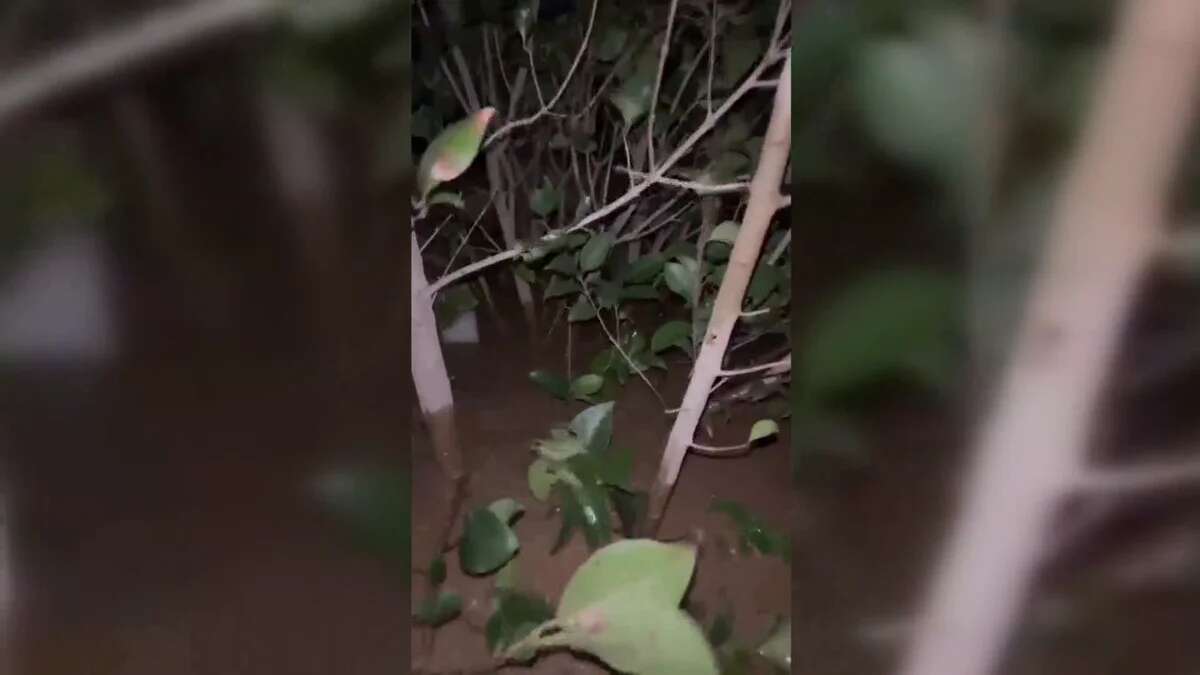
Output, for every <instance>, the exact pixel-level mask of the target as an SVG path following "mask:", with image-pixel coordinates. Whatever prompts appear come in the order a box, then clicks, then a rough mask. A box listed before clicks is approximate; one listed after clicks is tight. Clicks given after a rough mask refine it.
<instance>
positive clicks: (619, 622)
mask: <svg viewBox="0 0 1200 675" xmlns="http://www.w3.org/2000/svg"><path fill="white" fill-rule="evenodd" d="M645 591H646V586H644V585H643V586H641V587H631V588H627V589H624V590H622V591H621V592H619V593H616V594H614V595H612V596H610V597H608V598H606V599H604V600H602V601H600V602H598V603H596V604H595V605H594V606H592V607H589V608H588V609H586V610H584V611H583V612H580V613H579V615H577V616H575V617H573V618H572V619H571V620H569V621H564V622H563V625H564V627H565V630H564V632H563V634H562V635H561V637H559V638H558V640H559V641H561V642H562V643H564V644H566V645H567V646H569V647H571V648H572V649H576V650H579V651H584V652H588V653H590V654H592V655H594V656H596V657H597V658H599V659H600V660H602V661H604V662H605V663H607V664H608V665H610V666H612V667H613V668H614V669H616V670H619V671H622V672H627V673H648V674H649V673H653V674H654V675H718V672H719V671H718V668H717V659H716V655H715V654H714V653H713V651H712V648H711V647H710V646H709V644H708V642H707V641H706V640H705V639H704V631H703V630H702V629H701V628H700V626H699V625H697V624H696V621H695V620H694V619H692V618H691V617H690V616H688V615H687V614H686V613H684V612H683V611H681V610H679V609H678V608H675V607H665V606H661V605H658V604H656V603H655V601H654V600H653V599H652V597H651V596H649V595H648V594H647V593H646V592H645Z"/></svg>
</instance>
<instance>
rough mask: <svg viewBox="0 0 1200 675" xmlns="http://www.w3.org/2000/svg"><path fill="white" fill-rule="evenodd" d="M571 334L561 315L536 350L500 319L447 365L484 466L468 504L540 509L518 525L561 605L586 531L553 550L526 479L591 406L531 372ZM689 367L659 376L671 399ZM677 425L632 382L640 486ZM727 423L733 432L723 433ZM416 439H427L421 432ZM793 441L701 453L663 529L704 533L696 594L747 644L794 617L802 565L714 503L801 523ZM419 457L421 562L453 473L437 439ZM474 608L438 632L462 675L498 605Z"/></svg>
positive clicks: (478, 652)
mask: <svg viewBox="0 0 1200 675" xmlns="http://www.w3.org/2000/svg"><path fill="white" fill-rule="evenodd" d="M579 332H581V331H577V333H576V335H575V336H574V338H573V345H574V349H575V352H574V354H575V356H574V363H575V364H576V365H575V368H579V367H580V366H579V364H581V363H582V364H586V363H587V362H588V361H589V360H590V359H591V357H592V356H593V355H594V354H595V353H596V352H598V351H599V350H600V349H601V348H602V347H603V346H604V344H603V343H602V342H601V340H602V339H603V337H602V336H599V335H589V334H584V335H579V334H578V333H579ZM564 335H565V334H564V329H563V327H562V325H561V324H560V325H559V326H558V328H557V329H556V330H555V331H554V333H552V334H551V335H550V338H549V339H548V340H547V339H545V333H543V334H542V335H541V336H540V337H539V338H538V340H539V346H538V347H535V348H532V349H531V348H529V347H528V346H527V344H526V343H525V340H526V338H524V337H523V336H522V337H511V336H512V333H509V334H508V335H505V334H497V332H496V331H495V329H493V328H492V327H491V326H484V329H483V336H482V340H483V344H481V345H477V346H476V345H452V346H449V347H447V349H446V360H447V367H448V369H449V371H450V374H451V377H452V380H453V385H454V392H455V396H456V397H457V398H456V405H457V415H458V428H459V429H460V430H461V438H460V440H461V442H462V444H463V448H464V452H465V453H466V460H467V462H468V465H469V466H470V468H471V472H472V476H471V481H470V488H469V490H470V496H469V498H468V503H467V507H468V508H470V507H473V506H478V505H483V504H487V503H489V502H491V501H492V500H494V499H498V498H501V497H512V498H515V499H517V500H518V501H520V502H522V503H523V504H525V505H526V506H528V507H530V508H529V510H528V512H527V513H526V514H525V516H523V517H522V519H521V520H519V521H517V524H516V532H517V535H518V536H519V537H520V540H521V551H520V553H519V554H518V561H519V562H518V569H519V570H520V572H519V574H520V579H521V581H522V583H523V584H524V585H525V586H526V587H527V588H529V589H530V590H533V591H536V592H538V593H539V594H541V595H543V596H544V597H546V598H548V599H549V600H550V601H551V602H552V603H553V602H554V601H556V600H557V598H558V596H559V594H560V593H561V591H562V589H563V587H564V586H565V585H566V583H567V581H568V580H569V579H570V576H571V574H572V573H573V572H574V570H575V569H576V568H577V567H578V566H579V565H580V564H581V563H582V562H583V561H584V560H585V559H586V558H587V556H588V554H589V552H588V549H587V546H586V545H585V543H584V542H583V541H582V537H580V536H576V537H575V539H573V540H572V542H571V543H570V544H569V545H568V546H566V547H565V548H564V549H563V550H561V551H560V552H558V553H557V554H555V555H551V554H550V550H551V547H552V546H553V543H554V540H555V537H556V536H557V534H558V528H559V523H560V520H559V518H558V517H557V516H551V515H550V514H549V510H548V507H547V506H545V505H543V504H541V503H539V502H537V501H536V500H535V499H534V498H533V496H532V495H531V494H530V493H529V487H528V483H527V479H526V471H527V469H528V466H529V462H530V461H532V459H533V457H534V455H533V454H532V450H531V444H532V442H533V441H534V440H535V439H537V438H541V437H546V436H547V435H548V432H549V430H550V428H551V427H552V426H555V425H559V424H565V423H566V422H569V421H570V419H571V417H573V416H574V415H575V413H576V412H578V411H579V410H581V409H583V408H584V407H585V404H582V403H576V404H567V403H563V402H561V401H557V400H555V399H553V398H552V397H550V396H549V395H547V394H546V393H544V392H543V391H541V390H540V389H538V388H537V387H536V386H535V385H534V384H533V383H531V382H530V381H529V379H528V373H529V372H530V371H531V370H534V369H538V368H550V369H555V370H558V371H560V372H561V371H563V370H564V369H565V365H564V362H565V357H564V354H565V346H566V345H565V337H564ZM531 354H532V355H531ZM686 372H687V369H686V365H683V366H682V367H676V368H673V370H672V371H671V376H670V377H668V378H666V379H665V380H664V379H663V378H662V377H661V376H660V375H658V374H655V375H653V376H652V382H654V384H655V386H656V387H658V388H659V391H660V393H661V394H662V395H663V397H664V398H665V399H666V400H668V401H671V400H678V399H679V398H680V397H681V395H682V391H683V387H684V385H685V384H686V382H685V380H684V379H683V376H685V375H686ZM576 374H578V372H577V373H576ZM752 413H753V411H750V410H746V411H742V414H741V415H739V416H737V417H735V418H734V419H733V420H731V421H730V423H729V424H728V426H727V427H726V428H724V429H715V430H714V433H715V434H716V435H717V437H718V438H717V440H715V441H713V445H719V444H723V443H724V444H729V443H736V442H738V441H740V440H741V439H740V438H738V436H739V435H742V438H744V434H745V433H747V432H748V430H749V426H750V424H752V423H753V420H754V418H753V417H752V416H750V415H751V414H752ZM670 422H671V418H670V417H668V416H667V415H665V414H664V413H663V406H662V404H661V403H659V401H658V400H657V399H656V398H655V397H654V395H653V394H652V393H651V392H650V390H649V389H648V388H647V387H646V385H645V384H644V383H642V382H641V381H638V380H631V381H630V382H629V383H628V384H626V385H625V387H624V389H623V390H622V393H621V396H620V398H618V399H617V405H616V409H615V413H614V421H613V429H614V431H613V444H614V446H619V447H626V448H631V449H633V450H634V451H635V467H634V472H635V479H634V481H635V484H636V485H637V486H639V487H640V488H643V489H644V488H646V487H648V486H649V485H650V484H651V481H652V477H653V474H654V471H655V470H656V469H657V466H658V460H659V454H660V452H661V449H662V447H663V443H664V441H665V439H666V436H667V433H668V431H669V430H670ZM723 432H724V433H727V434H729V435H728V436H723V435H722V433H723ZM422 438H423V437H422ZM414 442H415V443H418V444H419V443H420V442H421V438H417V439H414ZM788 442H789V438H788V436H787V435H786V434H784V435H783V437H782V438H780V439H779V440H778V441H777V442H775V443H774V444H772V445H769V446H766V447H762V448H759V449H756V450H755V451H754V452H753V453H752V454H750V455H748V456H745V457H740V458H728V459H714V458H706V457H700V456H691V457H689V458H688V460H687V462H686V464H685V466H684V469H683V473H682V475H681V477H680V479H679V483H678V486H677V488H676V491H675V493H674V495H673V497H672V499H671V502H670V505H669V507H668V510H667V514H666V516H665V518H664V522H663V526H662V531H661V532H660V536H661V537H662V538H664V539H674V538H679V537H684V536H693V537H697V538H698V539H699V540H700V541H701V542H702V544H701V552H700V560H699V562H698V565H697V568H698V569H697V575H696V579H695V585H694V587H693V588H692V590H691V592H690V595H689V602H690V603H692V604H695V605H697V606H699V607H700V608H702V611H703V612H704V613H705V614H707V615H708V616H705V617H704V619H705V620H706V622H711V620H712V618H713V616H715V614H716V612H717V611H719V610H721V609H722V608H726V607H729V608H732V611H733V616H734V639H735V640H737V641H740V642H744V643H747V644H752V643H754V642H755V641H756V640H758V639H761V638H762V637H763V636H764V635H765V634H766V633H767V632H768V631H769V629H770V628H771V626H772V622H773V621H774V620H775V617H776V616H778V615H790V605H791V570H790V566H789V565H788V564H787V563H785V562H784V561H782V560H781V559H779V558H777V557H753V556H743V555H741V554H739V553H738V552H737V551H736V550H735V547H734V546H733V543H734V542H733V540H732V538H731V537H730V536H729V535H730V533H731V530H730V529H729V526H728V524H727V522H726V520H725V519H724V517H723V516H720V515H716V514H711V513H710V512H709V507H710V505H711V503H712V501H713V499H716V498H720V499H732V500H736V501H739V502H741V503H742V504H744V505H745V506H746V507H747V508H748V509H749V510H750V511H751V512H753V513H755V514H756V515H758V516H760V517H761V518H763V519H764V520H766V522H768V523H770V524H771V525H773V526H774V527H776V528H778V529H779V530H781V531H786V530H787V529H788V527H789V523H790V522H792V521H793V516H794V513H793V505H794V499H793V497H794V494H795V491H794V488H793V485H792V480H791V470H790V466H791V460H790V455H789V453H788V447H789V446H788ZM413 462H414V472H415V473H414V477H415V481H414V495H413V503H414V518H413V519H414V527H415V530H414V564H415V565H416V566H417V567H420V566H422V565H423V564H425V563H427V561H428V560H430V559H431V555H432V550H433V547H434V546H436V544H435V543H434V542H435V541H436V538H437V530H438V527H437V525H436V521H437V519H436V518H432V519H431V518H422V510H423V508H427V507H425V505H428V504H436V503H439V500H440V497H439V490H440V489H441V486H442V482H441V479H440V476H441V474H440V470H439V469H438V467H437V466H436V464H435V463H434V462H433V459H432V454H431V453H430V452H429V450H428V447H427V446H422V445H417V450H416V452H415V453H414V459H413ZM448 568H449V570H450V574H449V577H448V580H447V582H446V584H447V586H448V587H451V588H454V589H455V590H458V591H460V592H462V593H464V594H465V596H466V602H467V604H468V607H470V605H471V603H472V602H473V603H475V604H476V606H478V607H480V608H486V603H487V601H488V597H489V592H490V589H491V579H490V578H483V579H473V578H467V577H464V575H463V574H462V573H461V570H460V569H459V568H458V562H457V556H455V555H451V556H449V557H448ZM468 614H472V615H476V616H477V617H478V618H475V616H472V617H469V619H470V620H466V621H464V620H459V621H455V622H453V623H451V624H448V625H446V626H444V627H443V628H441V629H440V630H439V631H438V635H437V641H436V644H435V655H436V657H435V660H434V663H433V664H432V665H433V666H434V668H435V669H438V670H445V672H448V673H450V672H455V671H456V670H457V669H469V668H471V667H474V666H478V665H479V664H481V663H485V662H486V660H487V649H486V642H485V639H484V635H483V633H482V630H481V629H482V623H483V621H486V616H487V613H486V609H484V611H483V612H474V611H471V610H469V611H468ZM472 624H474V625H472ZM414 639H416V638H415V634H414ZM414 644H416V642H414ZM510 671H511V672H533V673H539V674H540V673H546V674H551V673H553V674H555V675H558V674H569V673H603V672H607V671H604V670H603V669H600V668H599V667H598V666H596V665H594V664H592V663H589V662H586V661H583V660H579V659H575V658H573V657H572V656H570V655H568V654H555V655H549V656H547V657H544V658H542V659H541V660H539V661H538V662H537V663H536V664H535V666H534V667H533V668H532V669H531V670H526V669H520V668H515V667H514V668H509V669H505V670H504V671H502V672H510Z"/></svg>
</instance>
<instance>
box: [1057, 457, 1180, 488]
mask: <svg viewBox="0 0 1200 675" xmlns="http://www.w3.org/2000/svg"><path fill="white" fill-rule="evenodd" d="M1187 483H1200V458H1197V457H1183V458H1179V459H1172V460H1162V461H1158V462H1148V463H1143V464H1140V465H1135V466H1131V467H1125V468H1119V469H1091V470H1088V471H1084V472H1082V473H1081V474H1080V476H1079V479H1078V480H1077V481H1076V487H1077V488H1078V489H1079V490H1083V491H1086V492H1104V493H1113V492H1142V491H1146V490H1161V489H1165V488H1171V487H1176V486H1179V485H1185V484H1187Z"/></svg>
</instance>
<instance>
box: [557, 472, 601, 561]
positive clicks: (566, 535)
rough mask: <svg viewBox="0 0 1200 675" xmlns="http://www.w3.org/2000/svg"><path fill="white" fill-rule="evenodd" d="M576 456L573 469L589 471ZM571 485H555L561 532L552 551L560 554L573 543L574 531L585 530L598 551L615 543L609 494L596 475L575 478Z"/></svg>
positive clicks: (591, 546)
mask: <svg viewBox="0 0 1200 675" xmlns="http://www.w3.org/2000/svg"><path fill="white" fill-rule="evenodd" d="M577 457H582V455H577V456H575V457H572V458H571V460H569V461H572V462H573V469H576V470H578V469H586V464H583V463H578V462H575V460H576V458H577ZM568 473H570V474H571V475H574V476H575V481H573V482H572V484H568V483H566V482H563V481H560V482H559V483H557V484H556V485H555V486H554V489H553V492H554V494H555V495H556V496H557V497H558V503H559V505H560V506H561V508H562V518H563V521H562V529H561V530H559V534H558V540H557V541H556V542H555V544H554V548H553V550H552V552H558V551H559V550H560V549H561V548H562V547H563V546H565V545H566V544H567V543H568V542H569V541H570V540H571V535H572V534H573V533H574V532H575V530H582V531H583V535H584V539H585V540H586V541H587V545H588V547H589V548H592V549H595V548H597V547H599V546H602V545H604V544H607V543H608V542H609V541H611V540H612V523H611V518H610V514H609V510H608V507H609V504H608V495H607V494H606V491H605V488H604V487H603V485H601V484H600V482H599V480H598V479H597V478H596V476H595V475H584V476H578V475H575V471H574V470H572V471H569V472H568Z"/></svg>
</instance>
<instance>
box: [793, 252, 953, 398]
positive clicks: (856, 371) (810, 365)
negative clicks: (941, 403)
mask: <svg viewBox="0 0 1200 675" xmlns="http://www.w3.org/2000/svg"><path fill="white" fill-rule="evenodd" d="M960 309H961V308H960V307H959V294H958V291H957V289H956V288H955V287H954V286H953V285H952V284H951V283H950V282H949V281H948V280H947V279H946V278H944V277H942V276H939V275H937V274H935V273H931V272H925V271H920V270H906V269H900V270H889V271H884V272H878V273H875V274H873V275H871V276H869V277H866V278H864V279H862V280H860V281H859V282H857V283H855V284H854V285H853V286H852V287H850V288H849V289H847V290H846V291H845V292H843V293H842V294H841V295H840V296H838V297H837V298H836V299H835V300H834V302H833V304H832V305H831V306H830V307H829V308H828V309H827V310H826V311H825V312H824V313H822V314H821V315H819V316H818V317H817V319H816V320H815V322H814V324H813V326H812V328H811V330H810V332H809V336H808V338H807V339H806V340H804V341H803V342H802V344H803V345H804V348H803V350H802V351H801V353H800V354H799V359H798V363H797V367H798V371H799V372H798V373H797V375H798V380H799V382H800V384H801V386H802V387H803V388H804V393H805V394H806V395H808V396H812V397H816V398H823V397H829V396H834V395H838V394H842V393H845V392H847V391H849V390H852V389H854V388H856V387H862V386H865V385H868V384H872V383H874V382H875V381H877V380H880V379H882V378H884V377H892V376H897V375H899V376H904V377H908V378H911V379H915V380H916V381H917V382H919V383H920V384H923V385H926V386H934V387H937V386H940V385H942V384H943V383H944V381H946V380H949V378H950V377H952V375H953V373H954V372H955V371H956V357H957V353H956V351H955V340H956V337H957V335H958V332H959V330H960V329H961V327H960V325H959V322H960Z"/></svg>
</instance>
